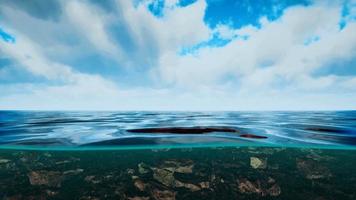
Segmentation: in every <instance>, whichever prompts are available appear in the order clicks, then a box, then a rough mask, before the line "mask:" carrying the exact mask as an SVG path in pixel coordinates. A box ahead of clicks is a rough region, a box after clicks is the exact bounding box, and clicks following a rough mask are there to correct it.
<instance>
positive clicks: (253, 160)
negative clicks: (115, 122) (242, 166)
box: [250, 157, 267, 169]
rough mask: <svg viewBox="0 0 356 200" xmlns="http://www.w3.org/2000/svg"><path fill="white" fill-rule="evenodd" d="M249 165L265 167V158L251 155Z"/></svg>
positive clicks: (258, 167)
mask: <svg viewBox="0 0 356 200" xmlns="http://www.w3.org/2000/svg"><path fill="white" fill-rule="evenodd" d="M250 165H251V167H252V168H254V169H266V168H267V159H262V158H257V157H251V158H250Z"/></svg>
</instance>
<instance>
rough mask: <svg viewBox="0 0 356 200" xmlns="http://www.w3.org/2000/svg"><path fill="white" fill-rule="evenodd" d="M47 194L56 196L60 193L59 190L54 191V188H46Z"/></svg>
mask: <svg viewBox="0 0 356 200" xmlns="http://www.w3.org/2000/svg"><path fill="white" fill-rule="evenodd" d="M46 194H47V195H48V196H50V197H52V196H55V195H57V194H58V192H57V191H52V190H46Z"/></svg>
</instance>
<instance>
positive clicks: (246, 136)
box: [240, 133, 267, 139]
mask: <svg viewBox="0 0 356 200" xmlns="http://www.w3.org/2000/svg"><path fill="white" fill-rule="evenodd" d="M240 137H244V138H252V139H267V137H266V136H261V135H253V134H249V133H245V134H241V135H240Z"/></svg>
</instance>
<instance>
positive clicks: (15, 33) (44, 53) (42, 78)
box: [0, 0, 356, 111]
mask: <svg viewBox="0 0 356 200" xmlns="http://www.w3.org/2000/svg"><path fill="white" fill-rule="evenodd" d="M0 109H6V110H9V109H10V110H181V111H195V110H197V111H200V110H207V111H215V110H224V111H225V110H229V111H239V110H350V109H353V110H354V109H356V1H355V0H282V1H280V0H263V1H262V0H132V1H130V0H106V1H95V0H87V1H84V0H68V1H62V0H46V1H42V0H31V1H22V0H2V1H0Z"/></svg>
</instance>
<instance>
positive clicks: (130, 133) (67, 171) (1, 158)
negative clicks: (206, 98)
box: [0, 111, 356, 200]
mask: <svg viewBox="0 0 356 200" xmlns="http://www.w3.org/2000/svg"><path fill="white" fill-rule="evenodd" d="M355 150H356V111H338V112H332V111H329V112H326V111H325V112H321V111H318V112H317V111H315V112H312V111H308V112H133V111H132V112H83V111H78V112H69V111H63V112H61V111H53V112H52V111H0V198H1V199H83V200H84V199H132V200H133V199H135V200H140V199H141V200H145V199H157V200H169V199H283V200H286V199H303V200H307V199H313V200H314V199H315V200H329V199H330V200H331V199H356V190H355V186H356V168H355V166H356V153H355V152H356V151H355Z"/></svg>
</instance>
